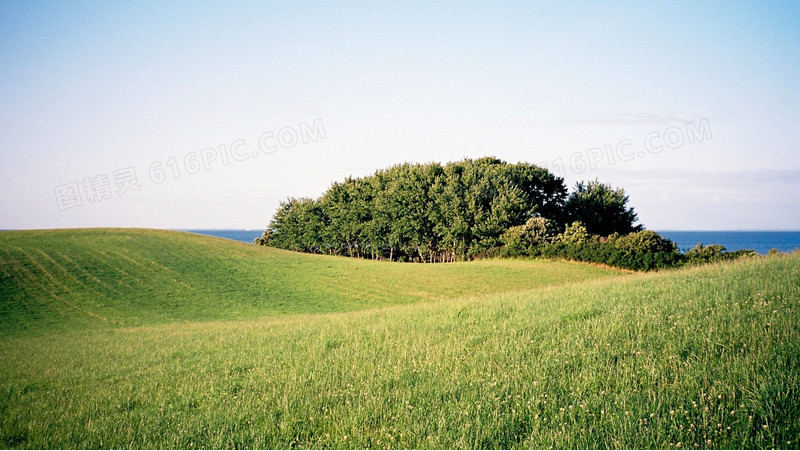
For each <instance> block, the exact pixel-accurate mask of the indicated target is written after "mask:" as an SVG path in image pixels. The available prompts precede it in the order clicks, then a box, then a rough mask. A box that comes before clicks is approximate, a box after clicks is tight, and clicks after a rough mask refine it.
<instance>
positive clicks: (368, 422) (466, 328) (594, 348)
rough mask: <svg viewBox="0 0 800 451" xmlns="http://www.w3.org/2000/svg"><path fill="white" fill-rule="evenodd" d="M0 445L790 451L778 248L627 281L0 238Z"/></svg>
mask: <svg viewBox="0 0 800 451" xmlns="http://www.w3.org/2000/svg"><path fill="white" fill-rule="evenodd" d="M0 267H2V271H0V276H1V277H2V282H1V283H0V290H2V291H0V302H1V303H0V327H2V332H0V447H10V448H17V447H23V448H203V447H206V448H208V447H211V448H308V447H311V448H363V447H369V448H415V447H421V448H498V447H499V448H549V447H555V448H684V449H686V448H690V449H698V448H797V447H798V440H800V389H799V388H798V387H800V313H799V312H800V255H797V254H795V255H793V256H790V257H774V258H758V259H753V260H745V261H739V262H734V263H728V264H724V265H712V266H706V267H696V268H687V269H681V270H676V271H669V272H663V273H650V274H629V273H621V272H618V271H614V270H610V269H606V268H599V267H594V266H588V265H582V264H574V263H567V262H553V261H514V260H509V261H497V260H494V261H492V260H490V261H481V262H471V263H458V264H439V265H418V264H401V263H386V262H370V261H363V260H351V259H345V258H334V257H322V256H313V255H306V254H294V253H287V252H282V251H278V250H274V249H267V248H262V247H255V246H249V245H245V244H239V243H234V242H230V241H225V240H220V239H215V238H210V237H202V236H196V235H190V234H183V233H177V232H163V231H150V230H72V231H41V232H39V231H37V232H2V233H0Z"/></svg>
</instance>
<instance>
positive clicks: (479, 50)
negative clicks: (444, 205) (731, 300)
mask: <svg viewBox="0 0 800 451" xmlns="http://www.w3.org/2000/svg"><path fill="white" fill-rule="evenodd" d="M798 48H800V4H799V3H797V2H752V3H750V2H708V3H705V4H700V3H697V2H683V3H680V2H679V3H676V2H670V3H666V2H663V3H661V2H659V3H656V2H653V3H644V2H630V3H622V2H620V3H608V4H604V5H599V4H597V3H596V2H585V3H583V2H578V3H563V2H552V3H544V2H536V3H527V2H525V3H514V4H505V5H499V6H498V5H493V4H490V3H488V2H487V3H465V2H453V3H433V4H431V3H428V2H420V3H412V2H402V3H388V2H386V3H378V2H374V3H340V2H335V3H301V2H291V3H288V4H278V3H262V2H252V3H249V2H242V3H238V2H226V3H225V4H224V5H222V4H215V3H200V2H186V3H178V2H151V3H148V2H97V3H81V2H63V3H58V2H47V3H39V2H16V3H12V2H2V3H0V171H2V172H1V174H2V177H1V178H0V202H2V204H1V205H2V209H3V214H2V216H0V228H2V229H16V228H56V227H95V226H118V227H129V226H137V227H163V228H255V229H259V228H263V227H264V226H266V224H267V222H268V221H269V218H270V217H271V215H272V213H273V212H274V210H275V209H276V207H277V205H278V202H279V201H280V200H282V199H285V198H286V197H288V196H318V195H319V194H320V193H322V191H324V190H325V189H326V188H327V187H328V186H329V185H330V183H331V182H333V181H335V180H341V179H343V178H345V177H347V176H349V175H353V176H362V175H367V174H370V173H372V172H373V171H374V170H375V169H378V168H383V167H387V166H390V165H392V164H395V163H399V162H403V161H411V162H425V161H440V162H447V161H454V160H458V159H462V158H464V157H473V158H475V157H480V156H485V155H494V156H497V157H499V158H503V159H505V160H507V161H512V162H515V161H527V162H531V163H537V164H543V165H545V166H547V167H548V168H550V169H551V170H553V171H554V172H555V173H557V174H558V175H561V176H563V177H565V179H566V181H567V183H568V184H569V185H570V186H572V185H574V183H575V182H576V181H578V180H583V179H595V178H598V179H600V180H601V181H604V182H608V183H611V184H613V185H615V186H620V187H623V188H625V190H626V192H627V193H628V194H629V195H630V199H631V204H632V205H633V206H634V207H635V209H636V211H637V212H638V213H639V217H640V220H641V221H642V223H644V224H645V226H647V227H648V228H652V229H679V230H680V229H683V230H691V229H721V230H732V229H800V199H799V197H800V196H798V195H797V193H800V162H799V161H798V151H799V150H800V84H799V83H797V80H798V79H800V52H798V51H797V49H798ZM220 146H222V147H223V148H221V147H220ZM620 152H621V154H620ZM620 155H622V158H620Z"/></svg>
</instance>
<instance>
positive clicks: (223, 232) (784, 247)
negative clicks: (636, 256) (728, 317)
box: [184, 229, 800, 254]
mask: <svg viewBox="0 0 800 451" xmlns="http://www.w3.org/2000/svg"><path fill="white" fill-rule="evenodd" d="M184 232H192V233H199V234H201V235H211V236H216V237H220V238H227V239H229V240H234V241H241V242H244V243H252V242H253V240H254V239H255V238H258V237H260V236H261V233H262V231H261V230H256V229H252V230H241V229H207V230H201V229H191V230H184ZM658 233H660V234H661V235H662V236H664V237H666V238H669V239H670V240H672V241H673V242H675V244H677V245H678V248H679V249H680V250H681V251H684V252H685V251H687V250H689V249H691V248H693V247H694V246H695V245H696V244H697V243H703V244H704V245H706V244H721V245H723V246H725V247H726V248H727V249H728V250H729V251H737V250H739V249H752V250H754V251H756V252H758V253H760V254H766V253H767V251H769V250H770V249H773V248H774V249H777V250H779V251H781V252H791V251H792V250H794V249H795V248H797V249H800V231H794V232H774V231H769V232H763V231H762V232H759V231H744V232H728V231H725V232H720V231H676V230H660V231H658Z"/></svg>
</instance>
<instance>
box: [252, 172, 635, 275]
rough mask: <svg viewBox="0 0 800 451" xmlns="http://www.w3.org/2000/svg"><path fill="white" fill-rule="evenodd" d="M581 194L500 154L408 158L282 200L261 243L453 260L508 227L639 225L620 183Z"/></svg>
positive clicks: (527, 232)
mask: <svg viewBox="0 0 800 451" xmlns="http://www.w3.org/2000/svg"><path fill="white" fill-rule="evenodd" d="M577 191H578V193H579V194H576V193H572V195H570V197H569V198H568V197H567V189H566V187H565V185H564V180H563V179H562V178H560V177H556V176H554V175H553V174H552V173H550V172H549V171H548V170H547V169H545V168H541V167H539V166H536V165H532V164H528V163H516V164H510V163H507V162H505V161H502V160H500V159H497V158H494V157H485V158H480V159H475V160H473V159H464V160H461V161H457V162H452V163H447V164H445V165H441V164H439V163H425V164H410V163H404V164H399V165H395V166H393V167H390V168H388V169H383V170H379V171H376V172H375V173H374V174H373V175H371V176H368V177H364V178H352V177H351V178H347V179H346V180H344V181H343V182H335V183H333V185H332V186H331V187H330V188H329V189H328V190H327V191H326V192H325V193H323V195H322V196H321V197H320V198H318V199H311V198H290V199H288V200H287V201H285V202H282V203H281V205H280V208H279V209H278V211H277V212H276V213H275V215H274V216H273V218H272V221H271V222H270V224H269V226H268V228H267V230H266V231H265V232H264V235H263V236H262V238H261V239H260V240H257V241H259V242H260V243H261V244H268V245H270V246H275V247H279V248H283V249H290V250H296V251H302V252H311V253H326V254H333V255H347V256H352V257H361V258H373V259H388V260H399V261H420V262H446V261H455V260H464V259H468V258H471V257H473V256H475V255H477V254H480V253H482V252H485V251H487V250H489V249H492V248H495V247H497V246H500V245H501V244H502V243H503V239H508V237H509V236H510V235H508V233H507V231H508V230H509V229H511V228H514V227H519V226H525V224H526V223H527V224H528V228H527V229H526V228H524V227H523V229H524V230H523V229H514V230H516V233H522V235H520V236H521V237H523V238H521V239H523V240H532V239H534V238H535V239H539V238H538V235H537V234H541V233H544V232H543V231H536V230H538V229H535V227H534V225H537V227H540V228H541V227H543V225H546V227H545V229H546V230H547V234H555V233H556V230H563V229H564V225H565V224H566V223H567V221H570V222H572V221H584V220H586V221H589V222H584V223H585V224H586V228H587V229H588V230H589V233H596V232H594V231H595V230H601V231H603V232H605V231H607V230H608V233H607V234H611V233H614V232H618V233H628V232H629V231H631V230H638V229H637V226H634V224H633V222H634V221H635V220H636V215H635V214H634V213H633V209H632V208H631V209H627V208H626V207H625V204H626V202H627V200H628V198H627V196H625V195H624V192H623V191H622V190H621V189H618V190H611V188H610V187H607V186H606V185H601V184H599V182H590V183H589V184H588V185H582V184H579V185H578V187H577ZM620 208H621V209H622V210H621V212H620ZM532 218H541V221H539V222H535V221H534V222H530V220H531V219H532ZM545 220H546V222H542V221H545ZM626 221H627V222H626ZM590 224H591V225H590ZM590 227H591V228H590ZM543 230H544V229H543ZM523 232H524V233H523ZM512 233H515V232H513V231H512ZM504 234H506V235H505V237H506V238H503V239H501V237H503V236H504Z"/></svg>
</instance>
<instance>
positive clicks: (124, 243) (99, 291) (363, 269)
mask: <svg viewBox="0 0 800 451" xmlns="http://www.w3.org/2000/svg"><path fill="white" fill-rule="evenodd" d="M615 274H621V273H620V272H618V271H614V270H611V269H604V268H598V267H593V266H588V265H582V264H575V263H566V262H544V261H538V262H537V261H527V262H526V261H484V262H475V263H455V264H446V265H441V264H440V265H412V264H399V263H388V262H374V261H365V260H355V259H345V258H335V257H327V256H319V255H308V254H299V253H293V252H286V251H281V250H278V249H272V248H264V247H260V246H252V245H247V244H244V243H237V242H233V241H229V240H223V239H219V238H213V237H208V236H202V235H194V234H189V233H181V232H172V231H161V230H143V229H86V230H43V231H19V232H0V336H3V335H14V334H18V333H23V332H24V331H25V330H28V331H31V332H32V333H34V334H38V333H41V332H42V331H43V330H55V331H58V330H64V329H74V328H87V327H89V328H96V327H105V326H113V325H121V326H141V325H153V324H164V323H170V322H176V321H184V322H185V321H211V320H230V319H248V318H257V317H264V316H274V315H283V314H296V313H312V312H313V313H320V312H343V311H352V310H358V309H364V308H371V307H380V306H386V305H393V304H402V303H413V302H419V301H432V300H443V299H452V298H456V297H460V296H464V295H480V294H487V293H498V292H505V291H512V290H520V289H527V288H534V287H541V286H549V285H558V284H563V283H566V282H573V281H581V280H588V279H593V278H598V277H606V276H610V275H615Z"/></svg>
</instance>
